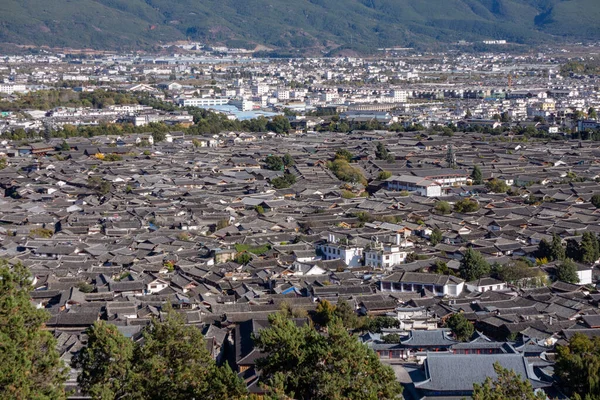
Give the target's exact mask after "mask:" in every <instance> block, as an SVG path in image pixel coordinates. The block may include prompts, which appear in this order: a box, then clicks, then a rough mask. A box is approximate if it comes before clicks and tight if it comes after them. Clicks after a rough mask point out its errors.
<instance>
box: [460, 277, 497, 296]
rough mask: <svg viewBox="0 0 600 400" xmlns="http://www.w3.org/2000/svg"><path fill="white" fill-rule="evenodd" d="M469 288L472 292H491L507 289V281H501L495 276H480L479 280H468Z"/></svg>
mask: <svg viewBox="0 0 600 400" xmlns="http://www.w3.org/2000/svg"><path fill="white" fill-rule="evenodd" d="M465 285H466V287H467V290H469V291H470V292H481V293H483V292H489V291H490V290H505V289H506V282H502V281H499V280H498V279H494V278H479V279H477V280H474V281H471V282H467V283H466V284H465Z"/></svg>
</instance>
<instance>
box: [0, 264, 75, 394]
mask: <svg viewBox="0 0 600 400" xmlns="http://www.w3.org/2000/svg"><path fill="white" fill-rule="evenodd" d="M31 290H32V287H31V275H30V274H29V271H28V270H27V268H26V267H24V266H23V265H22V264H20V263H18V264H15V265H13V266H11V265H9V264H8V263H7V262H6V261H5V260H0V398H2V399H17V400H20V399H22V400H26V399H37V400H54V399H59V400H60V399H66V397H67V396H66V393H65V388H64V383H65V381H66V379H67V371H66V368H65V365H64V364H63V362H62V361H61V359H60V355H59V354H58V351H57V350H56V340H55V339H54V337H53V336H52V334H51V333H50V332H48V331H46V330H43V329H42V328H43V325H44V323H45V322H46V320H47V319H48V318H49V315H48V313H47V312H46V311H44V310H41V309H37V308H35V307H34V306H33V305H32V304H31V302H30V296H29V292H30V291H31Z"/></svg>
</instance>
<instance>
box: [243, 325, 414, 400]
mask: <svg viewBox="0 0 600 400" xmlns="http://www.w3.org/2000/svg"><path fill="white" fill-rule="evenodd" d="M269 321H270V322H271V327H270V328H268V329H264V330H262V331H260V332H259V334H258V335H257V336H256V337H255V339H254V341H255V344H256V346H257V347H258V349H260V350H261V351H264V352H266V353H267V354H268V355H267V356H266V357H264V358H262V359H259V360H257V367H258V368H259V369H260V371H261V374H262V375H261V379H262V381H263V382H264V383H265V384H266V385H267V386H269V387H272V388H275V389H276V390H280V391H283V392H284V393H285V395H287V396H289V397H292V398H294V399H299V400H309V399H310V400H325V399H327V400H329V399H356V400H367V399H396V398H398V397H399V396H400V394H401V392H402V386H401V385H400V383H399V382H398V381H397V380H396V377H395V375H394V372H393V370H392V369H391V368H390V367H389V366H385V365H383V364H382V363H381V362H380V361H379V359H378V358H377V355H376V354H375V353H374V352H373V351H372V350H370V349H369V348H368V347H366V346H365V345H363V344H362V343H360V342H359V341H358V340H357V339H356V338H355V337H353V336H351V335H350V334H349V333H348V331H347V330H346V328H345V327H344V326H343V325H342V323H341V321H340V320H339V319H337V318H334V320H333V321H332V322H331V323H330V324H329V326H328V332H327V334H326V335H321V334H319V333H318V332H317V331H315V329H314V328H313V327H311V326H309V325H304V326H301V327H299V326H297V325H296V323H295V322H294V321H292V320H290V319H288V318H286V317H285V316H284V315H282V314H273V315H271V316H270V317H269Z"/></svg>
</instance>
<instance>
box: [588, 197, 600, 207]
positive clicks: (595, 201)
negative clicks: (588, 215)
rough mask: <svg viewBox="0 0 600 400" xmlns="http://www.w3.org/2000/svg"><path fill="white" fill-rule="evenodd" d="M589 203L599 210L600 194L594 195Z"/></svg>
mask: <svg viewBox="0 0 600 400" xmlns="http://www.w3.org/2000/svg"><path fill="white" fill-rule="evenodd" d="M590 202H591V203H592V204H593V205H594V207H596V208H600V193H596V194H594V195H593V196H592V198H591V200H590Z"/></svg>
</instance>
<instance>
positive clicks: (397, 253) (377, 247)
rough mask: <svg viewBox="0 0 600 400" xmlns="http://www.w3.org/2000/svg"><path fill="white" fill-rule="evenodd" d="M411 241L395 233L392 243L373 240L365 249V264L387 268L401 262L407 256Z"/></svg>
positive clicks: (411, 244) (411, 245)
mask: <svg viewBox="0 0 600 400" xmlns="http://www.w3.org/2000/svg"><path fill="white" fill-rule="evenodd" d="M413 246H414V245H413V243H412V242H409V241H407V240H406V239H405V238H404V237H403V236H402V235H400V234H396V235H395V236H394V238H393V242H392V243H380V242H375V243H374V244H373V245H371V246H370V247H369V248H368V249H365V251H364V255H365V265H366V266H368V267H373V268H389V267H392V266H394V265H398V264H402V263H403V262H404V260H406V256H408V253H409V249H410V248H411V247H413Z"/></svg>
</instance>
